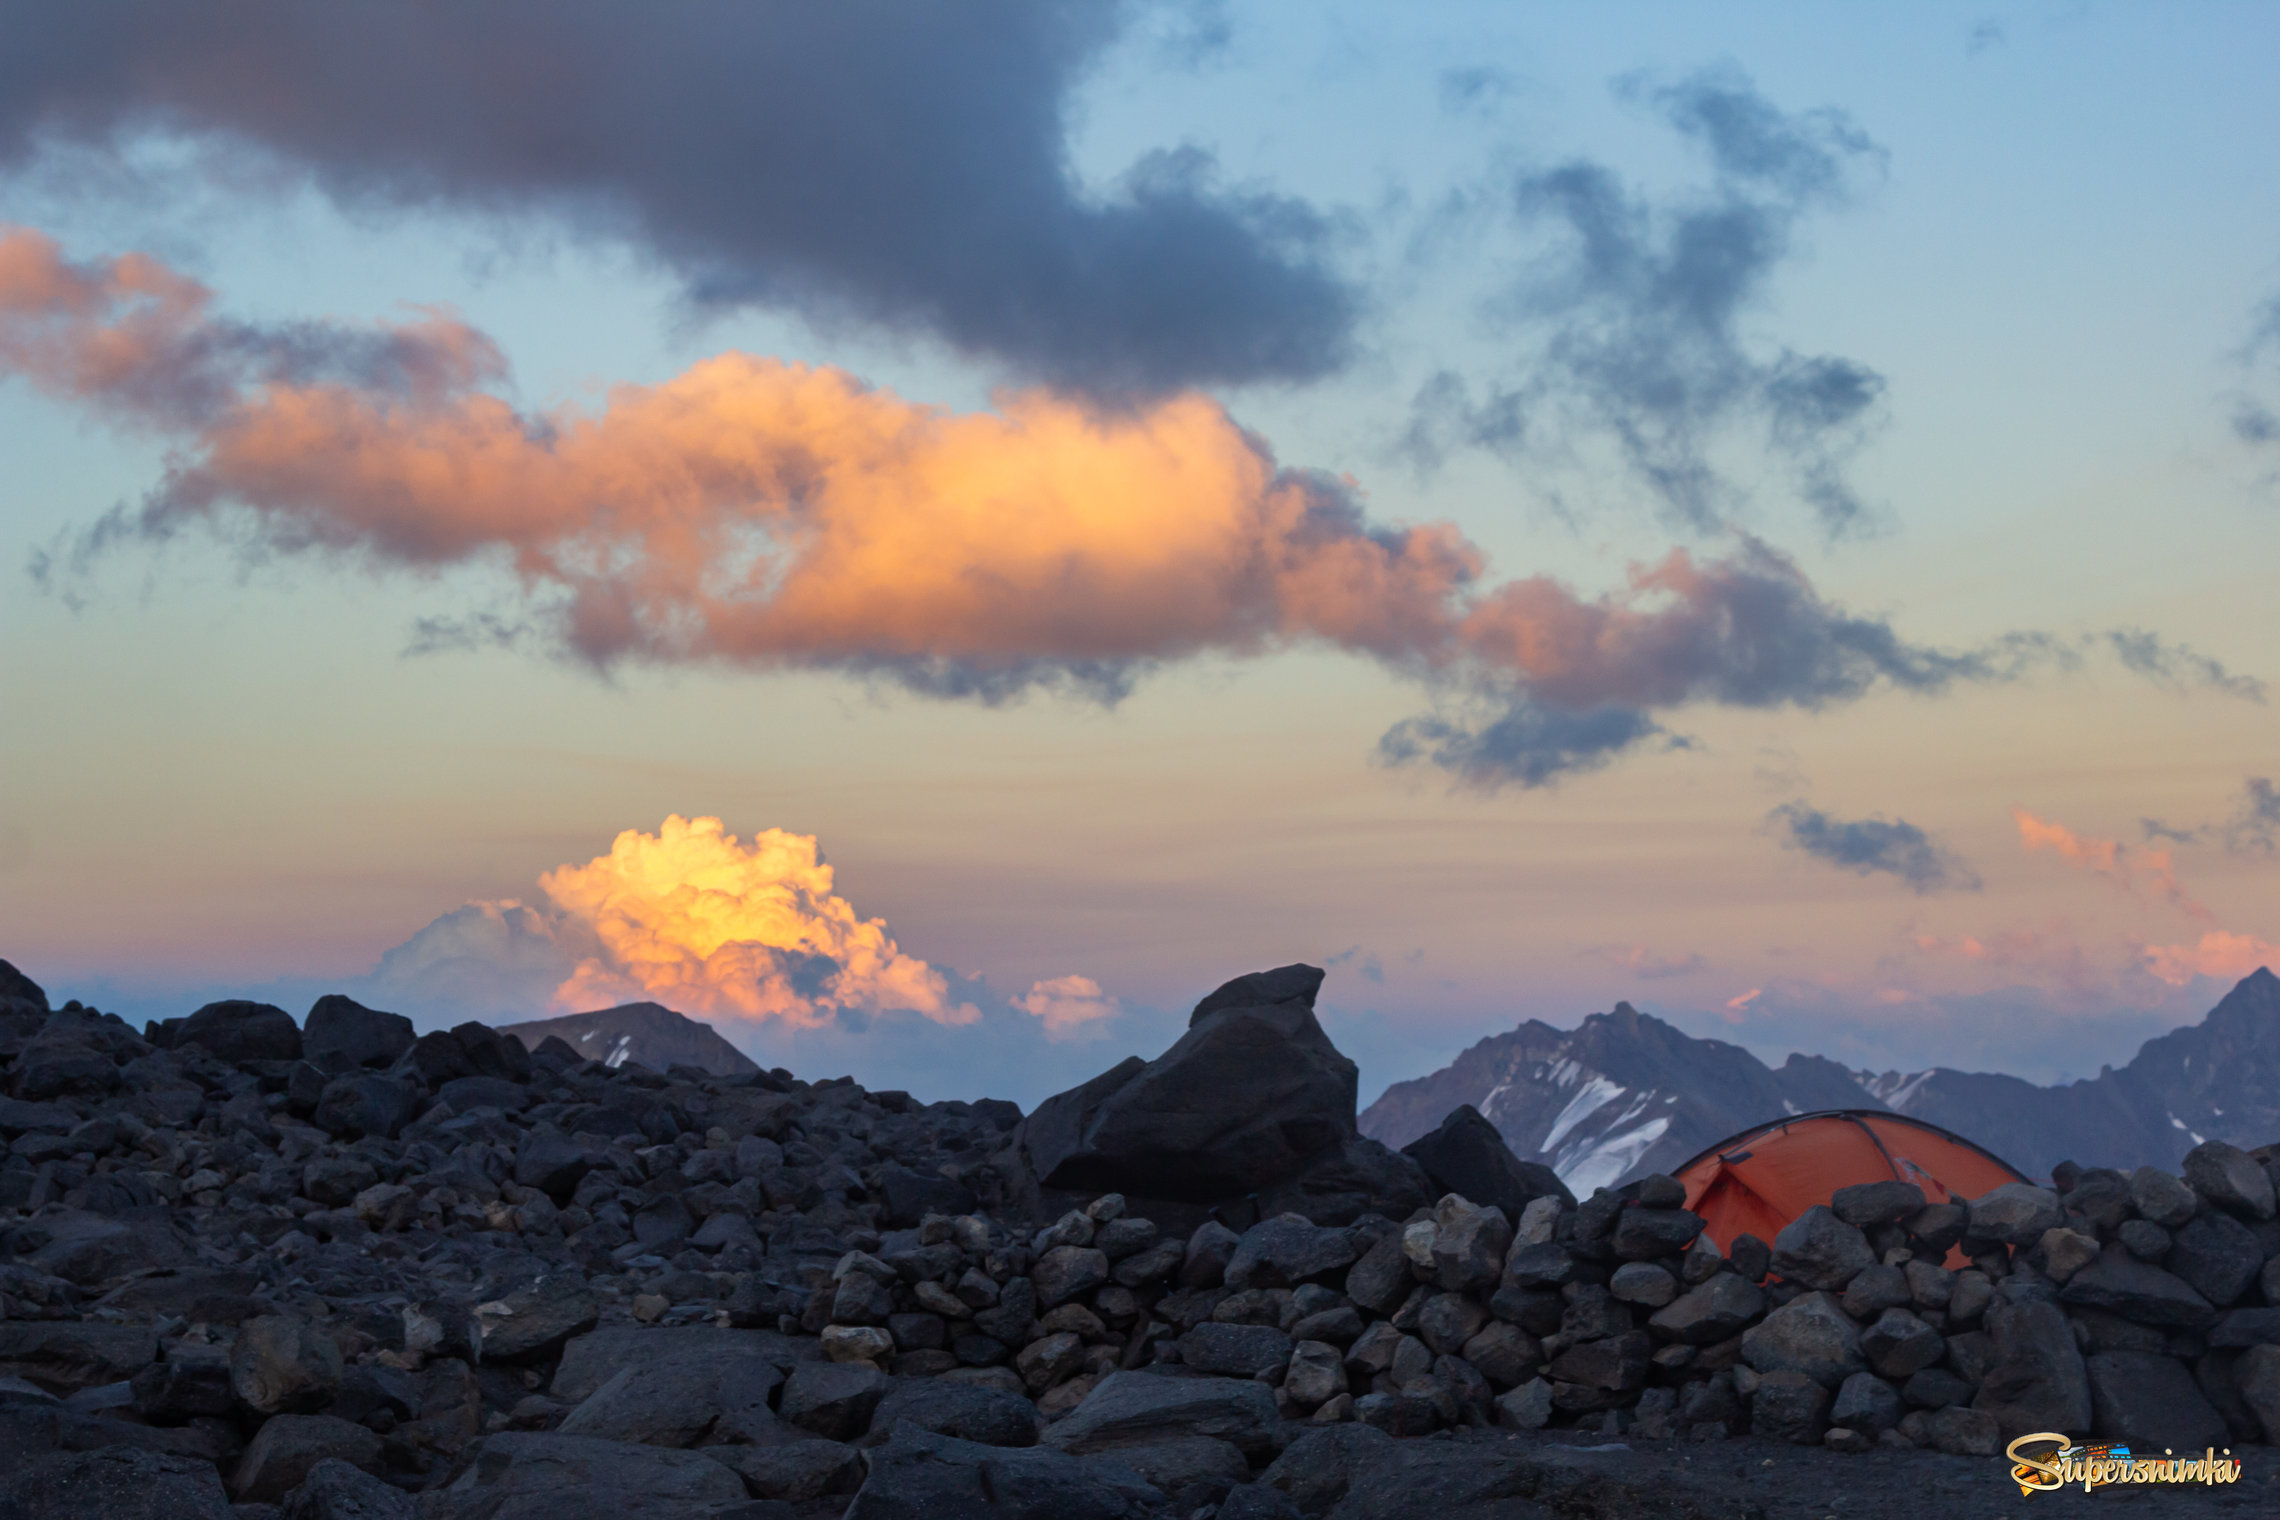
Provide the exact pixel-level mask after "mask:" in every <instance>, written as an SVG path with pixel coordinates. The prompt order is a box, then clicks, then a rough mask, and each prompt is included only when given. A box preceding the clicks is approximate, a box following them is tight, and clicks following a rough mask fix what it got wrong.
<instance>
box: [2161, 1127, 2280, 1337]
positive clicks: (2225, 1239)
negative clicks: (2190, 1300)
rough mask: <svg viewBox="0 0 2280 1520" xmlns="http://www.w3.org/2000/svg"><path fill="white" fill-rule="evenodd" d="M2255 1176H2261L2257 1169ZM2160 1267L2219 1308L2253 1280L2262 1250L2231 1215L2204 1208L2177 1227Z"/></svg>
mask: <svg viewBox="0 0 2280 1520" xmlns="http://www.w3.org/2000/svg"><path fill="white" fill-rule="evenodd" d="M2205 1148H2206V1147H2204V1149H2205ZM2257 1175H2259V1176H2262V1175H2263V1172H2262V1169H2261V1168H2260V1169H2259V1170H2258V1173H2257ZM2163 1265H2164V1266H2165V1267H2167V1268H2168V1269H2169V1271H2170V1272H2171V1273H2173V1274H2175V1275H2176V1276H2178V1277H2180V1278H2183V1279H2184V1280H2185V1282H2186V1283H2187V1284H2189V1285H2190V1286H2191V1287H2192V1289H2193V1291H2194V1292H2196V1293H2198V1294H2200V1295H2201V1296H2202V1297H2203V1298H2205V1299H2207V1300H2208V1301H2209V1302H2210V1303H2211V1304H2212V1305H2214V1306H2215V1307H2217V1308H2220V1309H2221V1308H2224V1307H2225V1306H2227V1305H2229V1304H2231V1303H2233V1302H2234V1301H2236V1300H2237V1299H2239V1297H2240V1296H2241V1295H2242V1294H2243V1293H2245V1292H2247V1291H2248V1285H2249V1284H2250V1283H2252V1282H2255V1281H2256V1274H2257V1271H2258V1270H2259V1269H2260V1268H2261V1267H2263V1265H2264V1247H2263V1244H2262V1243H2261V1242H2260V1241H2258V1240H2257V1238H2256V1233H2255V1232H2254V1231H2252V1230H2251V1229H2249V1227H2248V1226H2247V1225H2244V1224H2242V1223H2241V1222H2240V1221H2239V1220H2237V1219H2235V1218H2233V1216H2232V1215H2230V1214H2225V1213H2220V1212H2218V1211H2217V1210H2215V1209H2204V1210H2202V1211H2201V1212H2200V1213H2198V1214H2196V1215H2194V1216H2193V1217H2192V1218H2191V1219H2189V1220H2187V1221H2186V1222H2185V1223H2184V1224H2182V1225H2180V1226H2179V1227H2178V1228H2177V1231H2176V1233H2175V1235H2174V1236H2173V1237H2172V1239H2171V1243H2170V1248H2169V1256H2168V1259H2167V1260H2166V1261H2165V1262H2163Z"/></svg>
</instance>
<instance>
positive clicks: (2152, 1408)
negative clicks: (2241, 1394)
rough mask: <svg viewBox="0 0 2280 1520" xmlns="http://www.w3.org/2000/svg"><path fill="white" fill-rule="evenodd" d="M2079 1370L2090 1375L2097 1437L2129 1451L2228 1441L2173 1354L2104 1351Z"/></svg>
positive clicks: (2186, 1448) (2196, 1448) (2184, 1448)
mask: <svg viewBox="0 0 2280 1520" xmlns="http://www.w3.org/2000/svg"><path fill="white" fill-rule="evenodd" d="M2084 1368H2085V1370H2086V1372H2087V1373H2088V1375H2089V1379H2090V1404H2091V1421H2090V1430H2091V1433H2092V1434H2094V1435H2096V1436H2097V1437H2098V1438H2099V1439H2100V1440H2106V1441H2122V1442H2126V1443H2128V1445H2129V1446H2130V1448H2131V1449H2132V1450H2133V1451H2134V1450H2137V1449H2139V1448H2153V1449H2163V1448H2166V1449H2170V1450H2175V1451H2199V1450H2200V1449H2201V1448H2202V1447H2204V1446H2224V1445H2226V1444H2228V1443H2229V1442H2230V1440H2231V1433H2230V1432H2229V1431H2228V1430H2227V1429H2226V1428H2225V1421H2224V1416H2222V1415H2220V1414H2218V1413H2217V1411H2216V1410H2215V1409H2214V1408H2213V1407H2211V1405H2210V1403H2209V1401H2208V1399H2207V1398H2205V1397H2204V1396H2203V1395H2202V1393H2201V1389H2200V1386H2199V1385H2198V1384H2197V1383H2195V1382H2194V1381H2193V1374H2192V1372H2191V1370H2190V1369H2188V1368H2187V1367H2186V1366H2185V1364H2184V1363H2182V1362H2179V1361H2177V1360H2175V1359H2174V1358H2171V1357H2166V1356H2162V1355H2159V1354H2158V1353H2151V1352H2143V1351H2105V1352H2100V1353H2098V1354H2097V1355H2095V1356H2092V1357H2089V1358H2088V1359H2087V1360H2086V1361H2085V1363H2084ZM2049 1428H2050V1429H2053V1430H2056V1429H2059V1428H2061V1427H2058V1426H2055V1425H2054V1426H2051V1427H2049ZM2077 1428H2078V1427H2077Z"/></svg>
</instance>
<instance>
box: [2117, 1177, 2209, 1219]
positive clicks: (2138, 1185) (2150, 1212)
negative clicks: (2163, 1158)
mask: <svg viewBox="0 0 2280 1520" xmlns="http://www.w3.org/2000/svg"><path fill="white" fill-rule="evenodd" d="M2130 1201H2131V1202H2132V1203H2135V1204H2136V1205H2137V1211H2138V1214H2139V1215H2140V1216H2141V1217H2143V1218H2146V1219H2150V1220H2152V1221H2153V1222H2154V1223H2155V1224H2157V1225H2160V1226H2162V1227H2163V1228H2164V1229H2175V1228H2176V1227H2177V1226H2179V1225H2181V1224H2183V1223H2184V1222H2185V1221H2186V1220H2188V1219H2191V1218H2192V1217H2193V1216H2194V1214H2196V1213H2198V1212H2199V1211H2200V1207H2201V1200H2200V1198H2199V1197H2197V1196H2196V1195H2195V1194H2194V1192H2193V1190H2192V1189H2191V1188H2189V1187H2187V1186H2186V1185H2185V1184H2184V1183H2182V1182H2180V1181H2178V1180H2177V1179H2176V1178H2175V1177H2172V1176H2170V1175H2169V1174H2168V1173H2167V1172H2165V1171H2162V1170H2161V1169H2160V1168H2159V1167H2153V1166H2141V1167H2139V1168H2138V1169H2137V1170H2136V1171H2134V1172H2132V1173H2131V1174H2130Z"/></svg>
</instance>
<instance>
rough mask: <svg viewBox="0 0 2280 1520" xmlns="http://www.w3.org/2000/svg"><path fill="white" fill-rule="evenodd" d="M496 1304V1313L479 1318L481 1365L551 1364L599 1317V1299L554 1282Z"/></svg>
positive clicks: (577, 1289) (527, 1289)
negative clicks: (572, 1340) (574, 1338)
mask: <svg viewBox="0 0 2280 1520" xmlns="http://www.w3.org/2000/svg"><path fill="white" fill-rule="evenodd" d="M572 1275H573V1276H575V1275H576V1274H575V1273H573V1274H572ZM498 1303H499V1305H500V1308H499V1311H498V1312H496V1313H491V1314H485V1315H482V1316H481V1323H482V1327H483V1360H484V1361H486V1362H543V1361H548V1360H551V1359H552V1358H554V1357H555V1356H557V1355H559V1354H560V1353H561V1351H562V1348H563V1346H564V1345H565V1344H567V1343H568V1342H569V1341H570V1339H571V1338H572V1337H573V1336H579V1335H584V1334H585V1333H586V1332H587V1331H589V1330H591V1329H593V1328H594V1326H595V1325H597V1324H598V1323H600V1322H601V1317H602V1306H601V1301H600V1300H599V1299H597V1298H595V1297H594V1295H593V1294H591V1293H589V1292H587V1291H586V1290H585V1289H584V1288H582V1287H575V1286H572V1285H571V1284H569V1283H566V1282H559V1281H543V1280H542V1281H540V1282H538V1283H534V1284H533V1285H532V1286H530V1287H528V1288H524V1289H522V1290H521V1291H519V1292H515V1293H510V1294H508V1295H507V1296H506V1297H505V1298H504V1299H501V1300H498Z"/></svg>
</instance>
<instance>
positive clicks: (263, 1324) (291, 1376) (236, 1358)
mask: <svg viewBox="0 0 2280 1520" xmlns="http://www.w3.org/2000/svg"><path fill="white" fill-rule="evenodd" d="M341 1370H342V1369H341V1355H340V1347H339V1346H338V1345H336V1344H335V1343H334V1341H333V1338H332V1337H331V1336H329V1335H326V1334H325V1333H324V1332H323V1331H321V1330H319V1329H317V1328H316V1327H315V1326H314V1325H312V1324H310V1323H309V1322H308V1321H307V1320H305V1319H302V1318H300V1317H299V1316H298V1315H289V1314H265V1315H262V1316H261V1317H260V1318H258V1319H251V1320H247V1321H246V1322H245V1323H244V1324H243V1325H241V1326H239V1327H238V1336H237V1343H236V1345H235V1347H234V1348H233V1349H232V1351H231V1353H230V1386H231V1387H232V1388H234V1389H235V1390H236V1391H237V1396H238V1397H239V1398H241V1399H243V1400H244V1401H245V1402H246V1404H247V1405H248V1406H249V1407H250V1408H253V1409H257V1410H259V1411H260V1412H261V1413H263V1414H272V1415H274V1414H295V1413H302V1412H306V1411H310V1410H315V1409H321V1408H323V1407H324V1406H325V1405H326V1404H328V1403H330V1402H331V1401H332V1397H333V1395H334V1394H335V1393H337V1392H339V1391H340V1381H341Z"/></svg>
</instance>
